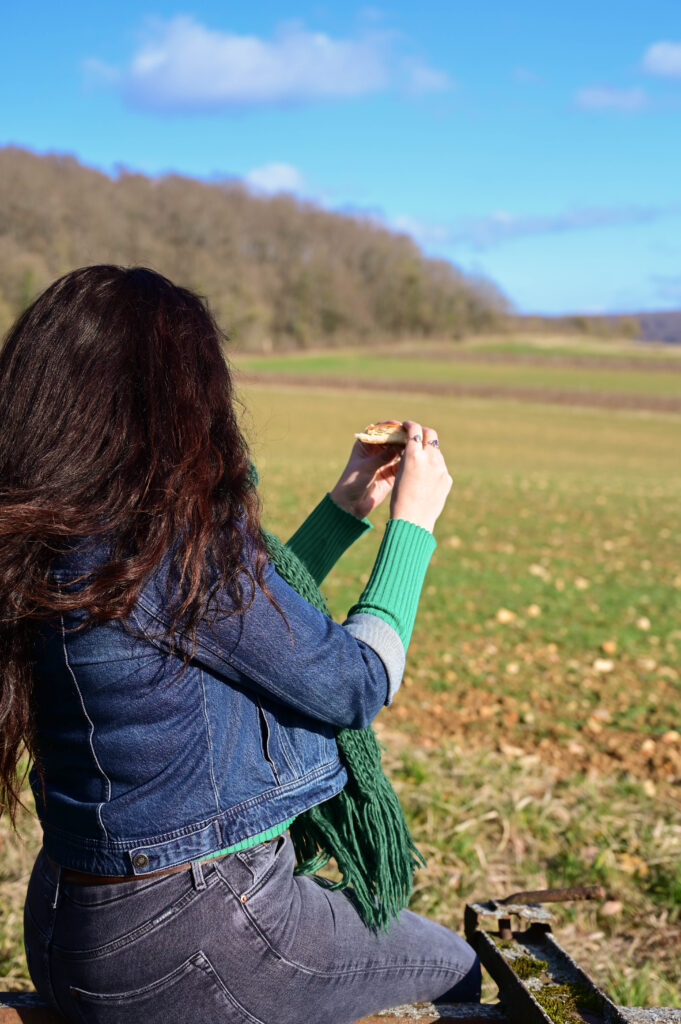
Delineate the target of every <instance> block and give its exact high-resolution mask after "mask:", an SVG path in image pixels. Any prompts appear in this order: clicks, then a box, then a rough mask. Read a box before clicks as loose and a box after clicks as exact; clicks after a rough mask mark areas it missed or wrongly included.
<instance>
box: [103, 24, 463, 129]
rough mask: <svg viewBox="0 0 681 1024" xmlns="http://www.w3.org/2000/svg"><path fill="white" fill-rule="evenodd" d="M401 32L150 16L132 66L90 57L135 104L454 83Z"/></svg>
mask: <svg viewBox="0 0 681 1024" xmlns="http://www.w3.org/2000/svg"><path fill="white" fill-rule="evenodd" d="M394 47H395V38H394V36H393V35H391V34H389V33H386V32H377V31H374V32H365V33H364V34H362V35H360V36H358V37H357V38H355V39H334V38H332V37H331V36H329V35H327V34H326V33H323V32H313V31H310V30H308V29H306V28H305V27H304V26H302V25H300V24H297V23H295V24H292V23H288V24H285V25H282V26H281V27H280V28H279V30H278V31H277V32H276V33H275V35H274V36H273V38H271V39H264V38H261V37H259V36H254V35H237V34H236V33H233V32H223V31H217V30H214V29H209V28H207V27H206V26H205V25H202V24H201V23H200V22H198V21H197V20H196V19H195V18H193V17H191V16H187V15H179V16H177V17H175V18H171V19H170V20H168V21H163V20H160V19H156V20H153V21H150V22H149V23H148V37H147V39H146V41H145V42H144V43H143V44H142V45H141V46H140V48H139V49H138V50H137V52H136V53H135V54H134V55H133V57H132V59H131V61H130V63H129V65H128V66H127V68H125V69H123V70H118V69H115V68H109V67H107V66H106V65H103V64H102V63H101V62H98V61H96V60H89V61H87V62H86V67H87V68H88V69H89V71H90V72H91V73H93V72H95V73H97V72H98V73H99V77H100V79H101V80H102V81H103V82H105V83H106V84H112V82H114V83H115V84H116V86H117V88H118V89H120V91H121V92H122V93H123V95H124V96H125V98H126V99H127V100H128V102H129V103H131V104H132V105H133V106H137V107H142V108H144V109H147V110H158V111H173V112H177V111H180V112H195V111H210V110H220V109H229V108H238V107H248V106H256V105H263V104H273V103H277V104H281V103H301V102H306V101H310V100H318V99H330V98H344V97H354V96H361V95H365V94H368V93H374V92H378V91H381V90H385V89H387V88H390V87H392V86H396V87H399V86H400V85H401V84H403V83H404V79H405V76H406V85H407V88H408V89H410V90H411V91H416V92H427V91H433V90H435V89H443V88H446V87H448V84H449V79H448V76H447V75H446V74H445V73H444V72H441V71H437V70H436V69H434V68H430V67H429V66H428V65H426V64H425V63H423V62H422V61H419V60H416V59H410V58H408V57H401V56H400V55H399V54H397V53H396V52H394Z"/></svg>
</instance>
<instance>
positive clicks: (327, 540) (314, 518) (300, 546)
mask: <svg viewBox="0 0 681 1024" xmlns="http://www.w3.org/2000/svg"><path fill="white" fill-rule="evenodd" d="M372 529H373V527H372V525H371V523H370V522H369V520H368V519H357V518H356V516H353V515H351V514H350V513H349V512H346V511H345V509H342V508H341V507H340V506H339V505H337V504H336V503H335V501H333V499H332V498H331V496H330V495H329V494H326V495H325V496H324V497H323V498H322V500H321V501H320V502H319V504H318V505H317V507H316V508H315V509H313V511H312V512H311V513H310V514H309V516H308V517H307V519H306V520H305V522H304V523H302V525H301V526H299V527H298V529H297V530H296V532H295V533H294V534H293V536H292V537H291V538H290V539H289V540H287V542H286V547H287V548H290V550H291V551H293V553H294V555H297V556H298V558H299V559H300V560H301V562H302V563H303V564H304V565H305V567H306V568H307V570H308V572H309V573H310V574H311V575H312V577H313V578H314V580H315V583H317V584H318V585H319V584H320V583H321V582H322V580H323V579H324V577H325V576H327V575H328V573H329V572H330V571H331V569H332V568H333V566H334V565H335V564H336V562H337V561H338V559H339V558H340V556H341V555H342V554H343V552H344V551H346V550H347V549H348V548H349V547H350V545H351V544H353V543H354V542H355V541H356V540H357V539H358V538H359V537H361V536H362V534H364V533H366V532H367V530H372Z"/></svg>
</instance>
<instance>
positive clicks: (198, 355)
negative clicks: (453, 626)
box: [0, 266, 479, 1024]
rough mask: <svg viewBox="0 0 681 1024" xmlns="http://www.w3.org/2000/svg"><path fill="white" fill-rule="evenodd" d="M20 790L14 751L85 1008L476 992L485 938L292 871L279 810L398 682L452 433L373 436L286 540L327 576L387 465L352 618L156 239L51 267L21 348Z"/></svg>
mask: <svg viewBox="0 0 681 1024" xmlns="http://www.w3.org/2000/svg"><path fill="white" fill-rule="evenodd" d="M0 422H2V423H3V430H2V434H1V435H0V595H1V597H0V600H1V606H2V622H1V627H0V628H1V630H2V634H1V636H0V639H1V641H2V649H3V652H6V653H5V654H4V655H3V664H2V668H1V669H0V672H1V673H2V689H1V691H0V696H1V703H0V715H1V717H0V721H2V736H3V744H2V760H1V764H0V780H1V787H2V789H1V795H2V797H3V805H4V807H5V808H6V809H7V810H8V812H9V813H10V814H11V815H13V813H14V811H15V809H16V805H17V800H18V793H19V788H20V781H21V779H20V776H21V770H20V760H19V759H20V755H21V753H22V749H23V748H24V747H25V748H27V749H28V752H29V754H30V755H31V756H32V758H33V760H34V764H35V767H34V769H33V770H32V772H31V784H32V787H33V791H34V794H35V798H36V805H37V808H38V813H39V816H40V818H41V822H42V825H43V832H44V846H43V850H42V851H41V853H40V855H39V857H38V860H37V862H36V865H35V868H34V871H33V874H32V878H31V882H30V885H29V891H28V896H27V901H26V915H25V942H26V949H27V956H28V963H29V969H30V972H31V977H32V978H33V980H34V983H35V985H36V988H37V989H38V991H39V992H40V993H41V994H42V996H43V997H44V998H45V999H46V1000H47V1002H48V1003H50V1004H51V1005H53V1006H54V1007H56V1008H58V1009H59V1010H60V1011H61V1012H62V1013H63V1014H64V1015H65V1016H66V1017H67V1018H68V1019H70V1020H73V1021H84V1022H90V1021H92V1022H98V1024H99V1022H101V1024H108V1022H111V1024H113V1022H115V1024H132V1022H135V1024H137V1022H138V1021H140V1020H146V1021H149V1022H153V1021H162V1022H163V1024H171V1022H173V1021H178V1022H179V1021H183V1022H184V1021H188V1020H191V1021H192V1022H193V1024H203V1022H211V1024H213V1022H215V1021H218V1020H219V1021H221V1022H230V1024H231V1022H239V1024H244V1022H263V1024H271V1022H275V1021H276V1022H277V1024H287V1022H290V1024H294V1022H298V1024H300V1022H303V1021H314V1022H316V1024H321V1022H328V1024H342V1022H350V1021H354V1020H356V1019H357V1018H358V1017H360V1016H362V1015H363V1014H365V1013H368V1012H370V1011H373V1010H376V1009H379V1008H381V1007H385V1006H389V1005H394V1004H396V1003H401V1002H406V1001H411V1000H414V999H449V1000H453V999H460V1000H465V1001H471V1000H475V999H477V998H478V994H479V967H478V964H477V961H476V958H475V956H474V954H473V952H472V950H471V949H470V948H469V947H468V946H467V944H466V943H465V942H463V941H462V940H461V939H460V938H459V937H458V936H456V935H455V934H453V933H452V932H450V931H448V930H447V929H445V928H443V927H441V926H439V925H437V924H435V923H432V922H429V921H427V920H425V919H423V918H420V917H418V916H417V915H415V914H412V913H410V912H409V911H403V912H402V913H401V914H400V915H399V917H398V918H396V919H394V920H393V921H392V922H391V925H390V927H389V929H388V931H387V932H384V931H382V930H380V929H372V928H368V927H366V926H365V924H364V923H363V921H362V918H361V916H360V914H359V913H358V909H357V904H356V900H355V899H354V898H353V896H352V892H351V891H350V890H332V889H330V888H329V887H328V885H325V884H323V883H321V882H319V881H318V880H315V879H314V878H311V877H309V876H305V875H303V876H299V875H296V876H294V874H293V868H294V858H293V852H292V846H291V841H290V838H289V836H288V834H287V828H288V827H289V826H290V825H291V824H292V822H294V821H295V819H296V818H297V817H298V816H299V815H302V814H304V813H308V812H309V809H310V808H313V807H316V805H319V804H321V803H322V802H323V801H327V800H328V799H329V798H331V797H334V796H335V795H336V794H338V793H339V792H340V791H341V790H343V787H344V786H345V784H346V781H347V773H346V770H345V767H344V765H343V763H342V762H341V760H340V759H339V756H338V749H337V746H336V741H335V738H334V737H335V732H334V730H335V729H343V728H344V729H348V728H349V729H354V730H358V729H362V728H363V727H364V726H366V725H368V723H370V722H371V720H372V719H373V718H374V717H375V715H376V714H377V713H378V711H379V710H380V708H381V707H382V706H383V704H386V703H389V702H390V701H391V700H392V699H393V697H394V695H395V693H396V691H397V689H398V687H399V683H400V679H401V674H402V668H403V664H404V652H405V649H406V646H407V644H408V641H409V634H410V632H411V627H412V624H413V618H414V614H415V609H416V601H417V599H418V594H419V591H420V587H421V583H422V580H423V576H424V573H425V569H426V565H427V562H428V559H429V557H430V554H431V552H432V549H433V547H434V541H433V539H432V529H433V526H434V523H435V521H436V519H437V517H438V515H439V513H440V512H441V510H442V507H443V505H444V502H445V499H446V496H447V493H448V491H449V489H450V486H451V478H450V477H449V475H448V473H447V469H446V466H445V463H444V460H443V457H442V455H441V453H440V451H439V448H438V444H437V435H436V433H435V432H434V431H433V430H431V429H429V428H424V429H423V430H422V429H421V427H420V426H419V425H418V424H416V423H414V422H411V421H407V422H405V426H406V428H407V430H408V432H409V437H410V440H409V442H408V444H407V446H406V449H405V453H404V456H403V458H402V459H401V460H395V459H394V458H393V455H392V454H391V451H390V450H388V449H379V450H378V452H377V453H373V454H371V453H370V452H369V451H368V449H365V448H364V447H363V446H362V445H360V444H359V443H357V444H356V445H355V447H354V449H353V452H352V455H351V457H350V461H349V463H348V465H347V467H346V469H345V471H344V472H343V474H342V476H341V478H340V480H339V481H338V483H337V484H336V485H335V487H334V488H333V490H332V491H331V492H330V495H327V496H326V497H325V498H324V499H323V500H322V502H321V503H320V505H319V506H318V507H317V509H315V511H314V512H313V513H312V514H311V516H310V517H309V518H308V520H307V521H306V523H305V524H303V526H302V527H301V528H300V529H299V530H298V531H297V533H296V534H295V535H294V537H293V538H291V541H290V542H289V547H290V550H291V551H292V552H293V553H294V554H295V555H297V556H298V557H299V558H300V559H301V561H302V562H303V563H304V564H305V566H306V567H307V570H309V572H310V573H311V574H312V577H314V579H315V580H316V581H317V582H319V581H320V580H321V579H322V578H323V576H324V575H325V574H326V572H327V571H328V570H329V569H330V568H331V566H332V564H333V563H334V562H335V560H336V559H337V558H338V556H339V555H340V554H341V552H342V551H343V550H344V549H345V548H346V547H347V546H348V544H350V543H351V542H352V541H353V540H355V539H356V538H357V537H358V536H359V535H360V534H361V533H363V532H364V530H365V529H367V528H368V524H367V523H366V522H365V521H364V518H363V517H364V516H366V515H367V514H368V513H369V512H371V511H372V510H373V508H375V507H376V505H377V504H378V503H379V502H380V501H381V500H383V498H385V497H386V496H387V495H388V494H389V493H390V492H391V490H392V498H391V519H390V521H389V523H388V526H387V529H386V534H385V537H384V539H383V542H382V545H381V549H380V551H379V554H378V556H377V559H376V563H375V565H374V570H373V572H372V575H371V578H370V580H369V583H368V585H367V587H366V588H365V590H364V593H363V594H362V596H361V597H360V599H359V601H358V602H357V604H356V605H355V606H354V607H353V608H352V609H351V610H350V613H349V615H348V618H347V620H346V622H345V623H344V624H343V625H342V626H341V625H337V624H336V623H334V622H333V621H332V620H330V619H329V618H328V617H327V616H325V615H324V614H323V613H322V612H320V611H318V610H317V609H316V608H313V607H312V606H311V605H310V604H308V603H307V602H306V601H305V600H303V599H302V598H301V597H300V596H299V595H298V594H297V593H296V592H295V591H294V590H293V589H292V588H291V587H290V586H289V585H288V584H287V583H285V582H284V580H283V579H282V578H281V577H280V576H279V575H278V574H277V572H275V570H274V568H273V566H272V564H271V562H270V561H269V560H268V558H267V554H266V551H265V548H264V542H263V535H262V533H261V531H260V526H259V507H258V499H257V493H256V490H255V487H254V483H253V472H252V468H251V464H250V460H249V456H248V451H247V448H246V445H245V442H244V440H243V438H242V436H241V434H240V432H239V428H238V426H237V423H236V418H235V413H234V404H233V397H232V385H231V381H230V377H229V372H228V369H227V366H226V364H225V361H224V359H223V356H222V354H221V337H220V334H219V331H218V329H217V327H216V325H215V323H214V321H213V320H212V318H211V316H210V314H209V312H208V311H207V309H206V307H205V306H204V304H203V303H202V301H201V300H200V299H199V298H198V297H197V296H195V295H193V294H192V293H191V292H188V291H186V290H184V289H181V288H178V287H176V286H174V285H173V284H171V283H170V282H169V281H167V280H166V279H165V278H163V277H161V276H160V275H158V274H156V273H153V272H152V271H150V270H146V269H142V268H134V269H128V270H126V269H121V268H117V267H112V266H98V267H88V268H85V269H82V270H77V271H74V272H73V273H71V274H67V275H66V276H65V277H63V278H61V279H60V280H59V281H57V282H56V283H55V284H53V285H52V286H51V287H50V288H49V289H48V290H47V291H46V292H45V293H44V294H43V295H42V296H41V297H40V298H39V299H37V301H36V302H35V303H34V304H33V305H32V306H31V307H30V308H29V309H28V310H27V311H26V312H25V313H24V314H23V315H22V316H21V317H20V319H19V321H18V322H17V324H16V325H15V327H14V328H13V330H12V331H11V332H10V335H9V337H8V339H7V341H6V344H5V346H4V349H3V350H2V353H1V354H0Z"/></svg>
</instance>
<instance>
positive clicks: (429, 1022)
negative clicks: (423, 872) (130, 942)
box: [0, 992, 681, 1024]
mask: <svg viewBox="0 0 681 1024" xmlns="http://www.w3.org/2000/svg"><path fill="white" fill-rule="evenodd" d="M619 1009H620V1010H621V1012H622V1013H623V1015H624V1016H625V1017H626V1018H627V1020H628V1021H629V1022H630V1024H681V1009H669V1008H666V1007H658V1008H655V1009H642V1008H641V1007H638V1006H632V1007H626V1006H621V1007H619ZM415 1021H416V1022H417V1024H438V1022H439V1024H448V1022H449V1024H464V1022H465V1024H523V1022H522V1021H518V1020H511V1019H510V1018H509V1017H507V1016H506V1014H505V1013H504V1012H503V1010H502V1009H501V1008H500V1007H499V1006H497V1005H495V1004H486V1003H483V1004H481V1005H478V1004H477V1003H476V1004H472V1003H471V1004H464V1003H460V1004H457V1005H456V1006H439V1007H436V1006H433V1004H432V1003H419V1004H416V1005H414V1006H398V1007H396V1008H395V1009H394V1010H382V1011H381V1013H379V1014H376V1015H374V1016H372V1017H364V1018H362V1020H361V1021H357V1024H414V1022H415ZM0 1024H65V1020H64V1018H63V1017H61V1016H59V1014H56V1013H53V1011H52V1010H49V1009H48V1008H47V1007H46V1006H45V1004H44V1003H43V1002H42V1001H41V999H40V997H39V996H38V995H37V994H36V993H35V992H0ZM187 1024H193V1022H192V1020H191V1017H188V1018H187ZM301 1024H302V1022H301ZM309 1024H314V1022H313V1021H310V1022H309Z"/></svg>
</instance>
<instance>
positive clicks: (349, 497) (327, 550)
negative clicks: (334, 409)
mask: <svg viewBox="0 0 681 1024" xmlns="http://www.w3.org/2000/svg"><path fill="white" fill-rule="evenodd" d="M398 462H399V453H396V450H395V448H394V446H388V445H365V444H362V442H361V441H356V442H355V444H354V445H353V448H352V451H351V453H350V458H349V459H348V462H347V465H346V466H345V469H344V470H343V472H342V473H341V475H340V477H339V479H338V481H337V483H336V484H335V485H334V487H333V488H332V490H331V491H330V493H329V494H327V495H326V497H325V498H323V499H322V501H321V502H320V503H319V505H317V507H316V508H315V509H314V510H313V511H312V512H311V513H310V515H309V516H308V517H307V519H306V520H305V522H304V523H303V524H302V526H300V527H299V528H298V529H297V530H296V532H295V533H294V534H293V536H292V537H291V538H290V539H289V540H288V541H287V542H286V546H287V547H289V548H291V550H292V551H293V552H294V553H295V554H296V555H297V556H298V558H300V560H301V562H303V564H304V565H305V566H306V568H307V570H308V572H309V573H310V574H311V575H312V577H313V579H314V580H315V582H316V583H317V584H320V583H321V582H322V580H323V579H324V578H325V576H327V574H328V573H329V572H330V570H331V569H332V568H333V566H334V565H335V564H336V562H337V561H338V559H339V558H340V556H341V555H342V554H343V552H344V551H346V550H347V548H349V547H350V545H351V544H353V543H354V541H356V540H357V538H358V537H361V536H362V534H363V533H366V531H367V530H370V529H371V523H370V522H369V521H368V519H367V518H366V517H367V516H368V515H370V513H371V512H373V510H374V509H375V508H376V507H377V506H378V505H380V503H381V502H382V501H383V500H384V498H386V497H387V496H388V494H390V491H391V490H392V487H393V484H394V482H395V476H396V474H397V466H398Z"/></svg>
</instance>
